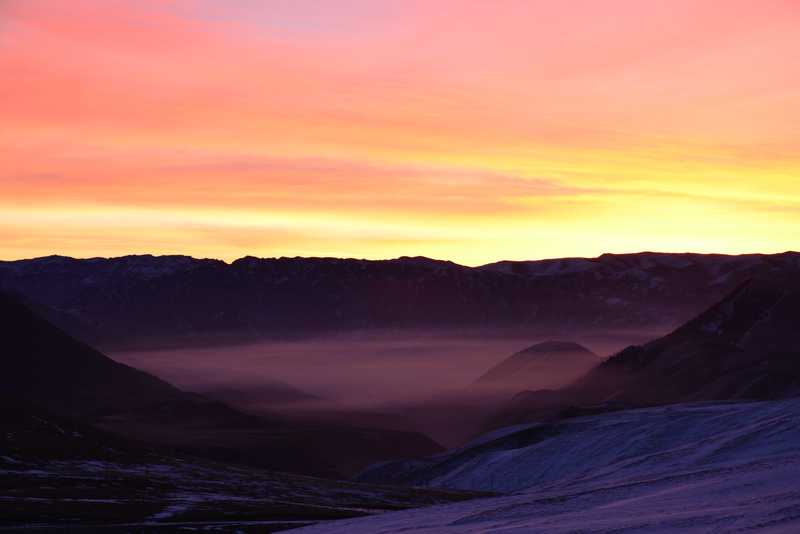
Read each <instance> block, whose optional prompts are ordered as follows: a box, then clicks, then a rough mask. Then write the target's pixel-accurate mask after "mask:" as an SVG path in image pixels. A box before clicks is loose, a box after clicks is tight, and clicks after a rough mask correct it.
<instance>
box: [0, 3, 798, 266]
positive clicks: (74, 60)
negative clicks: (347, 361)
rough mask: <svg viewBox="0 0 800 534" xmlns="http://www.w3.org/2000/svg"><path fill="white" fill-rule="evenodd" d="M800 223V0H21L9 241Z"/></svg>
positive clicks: (2, 207) (759, 237) (668, 236)
mask: <svg viewBox="0 0 800 534" xmlns="http://www.w3.org/2000/svg"><path fill="white" fill-rule="evenodd" d="M798 249H800V2H799V1H797V0H746V1H742V0H492V1H485V0H474V1H471V0H397V1H393V0H185V1H162V0H159V1H155V0H136V1H132V0H131V1H127V0H105V1H89V0H86V1H84V0H75V1H70V0H0V259H3V260H13V259H21V258H31V257H36V256H45V255H50V254H63V255H69V256H75V257H90V256H120V255H125V254H145V253H151V254H188V255H192V256H195V257H209V258H219V259H223V260H226V261H231V260H234V259H236V258H239V257H242V256H245V255H253V256H259V257H277V256H335V257H356V258H369V259H379V258H393V257H398V256H403V255H411V256H416V255H424V256H429V257H434V258H440V259H449V260H453V261H456V262H458V263H462V264H466V265H480V264H484V263H489V262H493V261H498V260H504V259H511V260H525V259H540V258H554V257H563V256H584V257H591V256H597V255H599V254H602V253H604V252H618V253H623V252H638V251H643V250H655V251H666V252H685V251H691V252H720V253H734V254H737V253H745V252H782V251H785V250H798Z"/></svg>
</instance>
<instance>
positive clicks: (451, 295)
mask: <svg viewBox="0 0 800 534" xmlns="http://www.w3.org/2000/svg"><path fill="white" fill-rule="evenodd" d="M798 266H800V254H798V253H795V252H787V253H784V254H775V255H761V254H752V255H744V256H723V255H703V254H658V253H639V254H624V255H611V254H606V255H603V256H600V257H599V258H593V259H584V258H565V259H559V260H543V261H534V262H500V263H497V264H491V265H485V266H483V267H478V268H469V267H464V266H460V265H456V264H454V263H451V262H444V261H437V260H431V259H428V258H399V259H396V260H387V261H367V260H355V259H347V260H343V259H334V258H277V259H258V258H252V257H247V258H242V259H240V260H237V261H235V262H233V263H231V264H226V263H224V262H221V261H216V260H195V259H192V258H188V257H184V256H162V257H152V256H127V257H122V258H111V259H103V258H93V259H87V260H77V259H72V258H63V257H58V256H53V257H48V258H37V259H32V260H21V261H13V262H0V288H4V289H7V290H11V291H16V292H19V293H21V294H23V295H25V296H27V297H28V298H30V299H33V300H35V301H38V302H42V303H44V304H47V305H48V306H52V307H55V308H57V309H59V310H61V311H63V312H66V313H69V314H70V315H72V316H74V317H76V318H78V319H80V320H81V321H83V322H84V323H87V324H90V325H91V326H92V327H94V328H95V329H98V330H102V331H104V332H106V333H107V334H108V335H115V336H121V337H125V338H131V337H136V336H145V335H146V336H150V337H151V338H152V336H154V335H155V336H167V335H169V336H173V337H174V336H184V340H185V341H186V340H190V339H192V336H193V337H194V340H195V342H196V341H197V338H198V337H200V338H202V339H203V340H206V341H207V340H208V339H209V338H213V337H214V336H215V335H216V336H220V335H226V336H234V337H236V336H238V337H248V336H249V337H250V338H253V337H258V336H270V337H284V336H297V335H309V334H314V333H319V332H321V331H330V330H336V331H343V330H358V329H373V328H463V329H471V330H475V329H512V330H520V329H522V330H524V331H525V332H526V333H530V332H531V331H532V330H536V331H537V332H541V336H542V337H543V336H545V335H547V337H551V335H555V334H557V337H559V338H563V337H565V334H566V333H569V332H579V331H587V330H604V329H605V330H607V329H611V328H616V329H643V328H649V329H650V330H653V329H656V330H660V331H663V332H666V331H669V330H670V329H671V328H675V327H676V326H678V325H680V324H682V323H683V322H685V321H686V320H688V319H689V318H691V317H692V316H694V315H696V314H697V313H698V312H700V311H701V310H703V309H705V308H707V307H708V306H710V305H711V304H713V303H714V302H716V301H717V300H719V299H720V298H722V297H723V296H724V295H725V294H727V293H728V292H730V291H731V290H732V289H733V288H734V287H736V286H737V285H738V284H740V283H742V282H743V281H744V280H746V279H749V278H752V277H755V276H761V275H764V274H766V273H770V272H775V271H777V270H780V269H785V268H789V267H794V268H796V267H798ZM548 333H549V334H548ZM151 341H152V339H151Z"/></svg>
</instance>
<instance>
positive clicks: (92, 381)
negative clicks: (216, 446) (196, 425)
mask: <svg viewBox="0 0 800 534" xmlns="http://www.w3.org/2000/svg"><path fill="white" fill-rule="evenodd" d="M0 391H5V392H7V393H10V394H12V395H16V396H19V397H22V398H25V399H28V400H31V401H33V402H36V403H38V404H42V405H44V406H47V407H50V408H52V409H54V410H57V411H59V412H62V413H69V414H82V413H87V412H88V411H91V410H94V409H98V408H101V407H105V406H120V407H126V406H134V405H138V404H143V403H147V402H155V401H163V400H170V399H178V398H181V397H182V396H184V395H185V394H184V393H183V392H181V391H180V390H178V389H177V388H174V387H173V386H171V385H170V384H168V383H166V382H164V381H163V380H160V379H158V378H156V377H154V376H153V375H150V374H147V373H144V372H142V371H138V370H136V369H134V368H132V367H129V366H127V365H124V364H121V363H117V362H115V361H113V360H111V359H110V358H108V357H106V356H104V355H103V354H101V353H100V352H98V351H96V350H94V349H93V348H91V347H89V346H88V345H85V344H83V343H81V342H79V341H77V340H75V339H73V338H72V337H70V336H69V335H68V334H67V333H65V332H64V331H62V330H60V329H59V328H57V327H55V326H53V325H52V324H51V323H49V322H47V321H46V320H44V319H42V318H41V317H39V316H38V315H36V314H35V313H33V312H32V311H31V310H29V309H28V308H27V307H25V306H24V305H22V304H21V303H20V302H18V301H17V300H16V299H14V298H13V297H11V296H10V295H8V294H6V293H3V292H0Z"/></svg>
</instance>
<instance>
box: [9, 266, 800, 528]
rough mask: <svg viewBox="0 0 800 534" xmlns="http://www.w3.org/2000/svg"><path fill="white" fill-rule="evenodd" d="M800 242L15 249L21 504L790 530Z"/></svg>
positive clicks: (133, 518) (150, 519)
mask: <svg viewBox="0 0 800 534" xmlns="http://www.w3.org/2000/svg"><path fill="white" fill-rule="evenodd" d="M798 268H800V255H797V254H795V253H786V254H780V255H771V256H769V255H746V256H719V255H696V254H654V253H641V254H633V255H623V256H613V255H604V256H601V257H600V258H595V259H581V258H567V259H562V260H546V261H542V262H516V263H514V262H501V263H499V264H492V265H487V266H483V267H479V268H467V267H463V266H458V265H456V264H452V263H450V262H439V261H434V260H428V259H425V258H400V259H397V260H391V261H384V262H366V261H361V260H333V259H324V258H322V259H320V258H316V259H315V258H311V259H303V258H294V259H287V258H281V259H279V260H258V259H256V258H245V259H243V260H240V261H238V262H234V263H233V264H230V265H228V264H225V263H223V262H216V261H213V260H194V259H192V258H187V257H159V258H154V257H148V256H141V257H125V258H112V259H101V258H96V259H92V260H74V259H68V258H60V257H51V258H40V259H37V260H24V261H21V262H0V288H2V290H3V291H4V292H0V327H1V328H0V371H2V375H0V391H2V393H3V395H4V397H3V400H4V403H5V404H4V406H5V408H4V419H3V424H4V428H3V429H0V430H2V435H4V436H6V439H5V440H4V442H3V449H2V450H1V451H0V471H2V474H3V480H4V488H6V489H7V490H9V492H8V495H7V496H6V495H5V494H4V497H3V498H2V499H0V512H2V514H0V516H1V517H2V521H3V522H4V523H3V524H2V525H0V528H5V527H7V528H12V527H14V528H23V527H24V526H25V525H27V524H29V523H30V522H31V521H34V519H35V518H37V517H39V516H41V520H42V521H44V522H45V523H46V524H52V525H53V526H61V527H63V528H66V527H65V525H67V524H69V522H70V521H77V522H78V523H79V524H82V525H87V526H88V525H89V524H91V523H92V522H97V521H105V522H108V523H109V524H116V525H120V528H125V527H122V526H121V525H123V524H126V523H130V522H137V523H138V524H148V525H150V524H151V523H152V525H151V526H148V527H147V528H153V529H155V530H153V531H154V532H156V531H157V532H172V531H171V530H169V529H170V528H178V527H177V525H178V523H179V522H186V521H190V522H191V521H194V520H195V519H198V520H200V521H205V522H206V524H205V525H206V526H207V527H208V528H218V529H226V528H233V527H230V525H233V524H237V525H239V526H240V527H241V529H240V530H241V531H243V532H245V531H249V530H248V529H255V530H253V531H264V530H263V529H265V528H270V529H273V528H274V529H278V528H280V529H283V528H297V527H302V526H304V522H305V524H306V525H307V526H306V527H305V528H307V529H308V531H309V532H337V531H342V532H373V531H375V529H377V530H380V531H386V532H394V531H398V532H399V531H401V530H402V529H403V528H420V527H423V528H425V529H426V531H431V532H443V533H444V532H447V533H450V532H452V533H460V532H482V531H486V529H489V530H492V529H499V528H502V529H504V530H506V529H510V530H509V531H512V532H513V531H515V529H516V530H517V531H519V532H527V531H531V530H526V529H533V531H537V530H536V529H544V531H547V532H551V531H552V532H562V531H563V532H571V531H574V530H580V529H581V528H585V525H589V524H592V523H593V522H594V523H596V524H602V525H606V526H605V527H604V528H608V529H614V528H625V529H632V530H639V531H642V532H648V531H659V532H660V531H670V530H673V529H677V528H679V527H681V525H683V526H685V527H686V528H690V529H695V530H697V531H703V530H702V528H705V526H704V525H707V526H708V528H721V529H723V531H727V530H724V529H730V531H734V530H735V529H752V528H755V529H760V528H765V529H767V530H769V531H775V532H782V531H784V530H782V529H784V528H785V529H787V530H785V531H786V532H789V531H791V528H793V527H795V526H797V522H798V521H800V513H795V511H793V510H795V507H794V505H793V504H792V502H793V499H795V498H796V497H797V495H798V494H797V493H796V491H795V490H796V488H794V486H793V485H792V482H790V480H794V479H795V478H793V477H795V476H796V475H797V474H798V473H796V468H797V465H798V461H799V460H798V458H797V457H796V455H795V453H794V450H795V448H796V447H795V446H794V445H796V444H797V443H800V434H798V432H800V430H798V429H799V428H800V422H798V419H797V413H800V412H798V410H800V408H798V406H797V402H796V398H798V396H800V348H798V347H799V346H798V342H800V338H799V337H798V334H797V332H798V330H797V328H796V325H797V324H798V320H800V282H799V281H798V280H800V278H798V274H797V273H798ZM95 345H96V346H98V347H103V349H102V350H99V351H98V350H96V349H95V348H94V347H95ZM40 410H42V411H40ZM21 414H22V415H21ZM24 414H29V415H28V416H23V415H24ZM26 417H27V418H26ZM142 468H144V472H142ZM337 488H338V489H337ZM703 488H706V489H703ZM692 492H695V493H692ZM683 493H686V494H696V496H695V497H694V499H695V502H693V504H692V505H691V506H690V505H688V503H687V502H685V501H683V500H681V498H680V497H672V496H679V495H681V494H683ZM726 495H730V498H728V497H725V496H726ZM747 499H750V500H751V501H752V502H749V501H748V504H746V505H745V504H744V502H745V500H747ZM462 500H467V501H465V502H463V503H460V504H456V505H452V506H449V505H448V506H447V507H444V508H440V507H437V506H433V507H429V506H430V505H433V504H436V503H437V502H455V501H462ZM45 503H49V504H47V505H46V507H45ZM639 503H642V504H641V506H646V507H648V509H654V510H658V512H657V513H655V514H654V515H652V516H651V517H647V518H644V516H643V515H642V514H644V510H645V508H642V507H641V506H640V504H639ZM628 506H630V509H631V510H633V511H634V512H633V515H629V514H625V515H623V516H615V517H612V516H610V515H608V514H607V513H606V510H607V509H619V508H622V507H628ZM737 506H738V507H739V508H740V513H739V514H738V515H737V514H734V513H733V511H732V510H733V509H734V508H736V507H737ZM704 507H713V508H714V509H715V510H716V511H715V512H713V513H706V512H704V511H703V510H704ZM406 508H419V509H418V510H415V511H408V512H392V513H388V514H387V513H384V512H386V511H387V510H397V509H406ZM45 509H47V510H48V512H47V513H46V514H45V513H44V510H45ZM626 509H627V508H626ZM637 510H638V511H637ZM377 512H380V515H378V516H376V517H374V518H365V519H363V520H357V521H355V522H353V523H351V522H343V523H341V524H340V523H337V522H335V523H328V521H330V520H333V519H341V518H347V517H356V516H360V515H371V514H375V513H377ZM632 517H638V518H639V519H636V520H634V519H631V518H632ZM218 519H219V521H217V520H218ZM215 521H216V522H215ZM265 521H267V522H272V521H277V522H278V523H274V524H272V526H267V525H266V524H265V523H264V522H265ZM282 521H283V522H285V521H300V523H281V522H282ZM319 521H322V522H323V523H319V524H317V525H316V526H314V525H311V524H310V523H312V522H319ZM362 521H363V523H362ZM637 521H638V522H637ZM226 525H228V526H226ZM115 528H116V527H115ZM187 528H195V527H194V526H187ZM237 528H238V527H237ZM159 529H161V530H159ZM164 529H166V530H164ZM259 529H261V530H259ZM337 529H339V530H337ZM348 529H352V530H348ZM698 529H699V530H698ZM304 530H305V529H301V530H300V531H304Z"/></svg>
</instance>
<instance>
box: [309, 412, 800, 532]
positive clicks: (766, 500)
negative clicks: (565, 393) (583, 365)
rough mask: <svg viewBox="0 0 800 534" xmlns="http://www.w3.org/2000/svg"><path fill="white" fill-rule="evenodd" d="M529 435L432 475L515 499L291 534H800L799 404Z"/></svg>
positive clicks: (622, 416) (564, 427)
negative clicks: (490, 486)
mask: <svg viewBox="0 0 800 534" xmlns="http://www.w3.org/2000/svg"><path fill="white" fill-rule="evenodd" d="M530 428H531V427H525V428H521V427H517V428H514V429H508V430H505V431H500V432H497V433H495V434H493V435H492V436H489V437H484V438H482V439H481V440H479V441H478V442H476V443H473V444H471V445H467V446H465V447H463V448H461V449H459V450H457V451H453V452H450V453H447V454H445V455H442V456H440V457H439V458H437V459H432V460H431V462H430V466H429V469H430V471H431V473H432V474H431V478H430V479H429V480H428V484H429V485H431V486H435V485H436V484H441V483H442V482H444V483H445V484H446V485H447V486H448V487H453V486H465V485H466V486H467V487H469V485H470V484H472V485H483V482H485V480H486V478H487V477H488V478H489V480H492V481H493V483H494V484H495V485H496V487H495V491H496V490H497V489H503V488H506V489H509V488H511V489H510V491H513V492H514V493H511V494H508V495H505V496H502V497H495V498H488V499H481V500H475V501H470V502H464V503H458V504H451V505H443V506H432V507H428V508H423V509H416V510H411V511H404V512H392V513H387V514H382V515H379V516H374V517H369V518H363V519H356V520H344V521H336V522H329V523H323V524H319V525H316V526H311V527H307V528H304V529H299V530H296V531H294V532H298V533H314V532H324V533H326V534H329V533H330V534H335V533H348V534H359V533H370V534H372V533H376V532H381V533H392V532H407V531H409V530H413V531H417V532H436V533H448V534H451V533H459V534H461V533H478V532H502V533H504V534H505V533H507V534H511V533H523V532H524V533H530V532H548V533H567V532H570V533H575V532H623V531H624V532H652V533H656V532H659V533H661V532H705V533H712V532H745V531H753V530H755V531H763V532H786V533H790V532H791V533H796V532H800V399H789V400H783V401H775V402H753V403H718V404H714V403H698V404H687V405H675V406H669V407H661V408H651V409H643V410H633V411H628V412H617V413H612V414H604V415H599V416H594V417H590V418H580V419H575V420H571V421H564V422H560V423H558V424H557V425H556V426H555V427H553V428H550V429H549V430H548V432H540V433H538V435H537V433H536V432H533V433H531V432H529V434H528V435H529V436H530V435H535V436H536V437H535V439H529V441H530V442H531V443H527V444H526V443H524V441H522V440H520V439H513V436H514V435H515V434H516V435H517V437H518V436H519V435H520V434H519V432H520V431H523V430H526V429H530ZM523 435H524V434H523ZM493 442H494V443H493ZM503 444H505V445H503ZM513 447H517V448H513ZM469 449H473V450H472V451H471V453H470V450H469ZM459 457H460V458H461V461H456V458H459ZM395 467H399V469H400V470H402V469H407V470H411V468H410V467H409V466H408V465H402V464H397V465H395ZM475 479H478V480H479V481H480V482H478V483H477V484H476V482H475ZM523 480H527V481H535V482H534V483H533V485H528V486H527V487H524V488H522V489H513V488H515V487H518V486H520V485H523V486H524V485H525V483H523V482H522V481H523ZM468 481H469V482H468ZM476 489H478V488H477V487H476Z"/></svg>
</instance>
